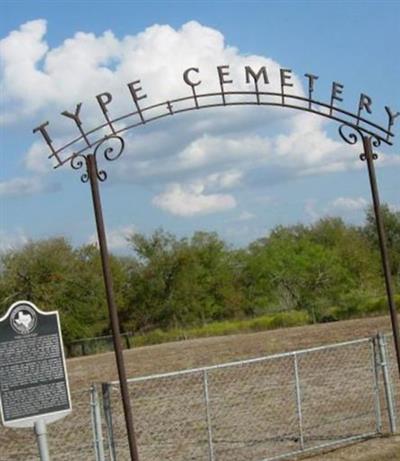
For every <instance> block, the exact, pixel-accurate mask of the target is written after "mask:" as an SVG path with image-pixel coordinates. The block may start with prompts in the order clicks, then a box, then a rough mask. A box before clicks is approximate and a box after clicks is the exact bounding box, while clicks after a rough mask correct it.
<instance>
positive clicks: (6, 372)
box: [0, 301, 71, 427]
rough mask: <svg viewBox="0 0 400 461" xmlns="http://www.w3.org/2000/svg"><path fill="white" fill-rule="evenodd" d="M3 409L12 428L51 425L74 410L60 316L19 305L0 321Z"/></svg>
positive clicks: (24, 303) (0, 406) (5, 421)
mask: <svg viewBox="0 0 400 461" xmlns="http://www.w3.org/2000/svg"><path fill="white" fill-rule="evenodd" d="M0 409H1V417H2V421H3V424H4V425H5V426H11V427H31V426H33V425H34V423H35V422H36V421H37V420H39V419H43V420H44V421H45V422H46V423H49V422H52V421H56V420H57V419H60V418H62V417H64V416H66V415H67V414H68V413H69V412H70V411H71V398H70V392H69V386H68V380H67V373H66V367H65V358H64V350H63V344H62V339H61V329H60V321H59V316H58V312H42V311H40V310H39V309H38V308H37V307H36V306H35V305H34V304H32V303H30V302H28V301H19V302H17V303H15V304H13V305H12V306H11V307H10V309H9V310H8V312H7V314H6V315H5V316H4V317H2V318H1V319H0Z"/></svg>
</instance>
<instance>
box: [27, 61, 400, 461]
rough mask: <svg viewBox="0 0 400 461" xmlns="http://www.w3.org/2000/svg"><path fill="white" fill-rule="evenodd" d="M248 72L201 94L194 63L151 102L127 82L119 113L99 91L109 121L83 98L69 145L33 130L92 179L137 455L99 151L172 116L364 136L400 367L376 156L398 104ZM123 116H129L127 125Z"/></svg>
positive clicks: (115, 154) (114, 152) (287, 75)
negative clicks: (288, 123) (88, 115)
mask: <svg viewBox="0 0 400 461" xmlns="http://www.w3.org/2000/svg"><path fill="white" fill-rule="evenodd" d="M242 75H243V81H244V83H245V84H246V87H248V90H243V89H241V90H240V91H239V90H235V82H234V81H233V77H232V75H231V69H230V66H229V65H227V64H226V65H220V66H217V67H216V69H215V79H216V83H217V84H218V85H219V88H220V90H219V91H217V92H211V93H210V92H209V93H207V92H202V72H201V69H200V68H198V67H196V65H194V66H193V67H190V68H188V69H186V70H185V71H184V72H183V73H182V75H181V76H180V78H181V82H182V96H181V97H179V98H174V99H171V100H166V101H162V102H159V103H157V104H151V105H146V99H147V98H148V96H147V89H146V87H145V86H146V85H145V82H141V81H140V80H133V81H131V82H127V83H126V97H127V98H128V100H129V101H130V103H131V105H132V111H131V112H129V113H127V114H125V115H122V116H118V117H116V118H113V117H112V115H111V114H112V112H113V103H115V101H114V100H113V95H112V93H110V92H108V91H105V92H103V93H100V94H98V95H94V98H95V99H96V101H97V102H96V104H97V105H98V110H99V111H100V114H101V116H102V117H104V122H103V123H102V124H101V125H99V126H96V127H91V128H87V127H86V126H85V123H84V121H83V120H82V117H81V109H82V103H78V104H76V106H75V108H74V109H73V110H71V109H69V110H65V111H63V112H62V113H61V116H62V117H66V118H67V119H70V120H71V123H73V124H74V125H75V127H76V130H77V131H76V132H77V136H76V137H75V138H74V139H71V140H70V141H69V142H67V143H66V144H64V145H62V146H56V145H54V142H53V140H52V132H51V131H52V130H51V124H50V123H49V122H48V121H46V122H44V123H42V124H40V125H39V126H37V127H36V128H34V130H33V132H34V133H37V134H38V135H41V136H42V137H43V139H44V141H45V143H46V144H47V146H48V148H49V150H50V154H49V158H50V159H51V160H52V161H53V162H54V167H55V168H58V167H61V166H63V165H65V164H68V163H69V164H70V165H71V167H72V168H73V169H76V170H80V169H83V174H82V175H81V180H82V181H83V182H88V181H89V182H90V185H91V192H92V199H93V205H94V212H95V218H96V225H97V231H98V238H99V247H100V252H101V256H102V263H103V274H104V281H105V286H106V291H107V300H108V306H109V313H110V318H111V325H112V329H113V337H114V345H115V353H116V360H117V365H118V372H119V377H120V383H121V394H122V399H123V405H124V411H125V420H126V425H127V432H128V440H129V447H130V452H131V457H132V459H133V460H135V461H136V460H138V454H137V447H136V441H135V437H134V431H133V422H132V417H131V409H130V402H129V395H128V389H127V384H126V376H125V367H124V362H123V356H122V347H121V342H120V333H119V324H118V314H117V310H116V306H115V302H114V295H113V290H112V282H111V273H110V268H109V261H108V251H107V241H106V235H105V230H104V222H103V215H102V209H101V202H100V193H99V181H100V182H103V181H105V180H106V179H107V173H106V171H105V170H104V169H99V168H98V165H97V155H98V154H99V153H100V154H101V155H102V156H103V158H104V159H105V160H107V161H112V160H116V159H117V158H119V157H120V156H121V154H122V152H123V151H124V147H125V142H124V139H123V137H122V135H123V133H124V132H126V131H128V130H131V129H133V128H138V127H140V126H142V125H145V124H148V123H150V122H153V121H156V120H159V119H162V118H165V117H170V116H173V115H177V114H181V113H184V112H188V111H192V110H193V111H196V110H200V109H207V108H214V107H221V106H222V107H226V106H236V107H237V106H249V105H255V106H270V107H281V108H282V107H283V108H288V109H292V110H301V111H305V112H309V113H313V114H315V115H318V116H321V117H325V118H328V119H330V120H332V121H335V122H337V123H338V124H339V134H340V136H341V138H342V139H343V140H344V141H345V142H346V143H348V144H353V145H355V144H357V143H358V142H360V144H362V148H363V152H362V153H361V155H360V159H361V160H362V161H365V162H366V165H367V169H368V176H369V181H370V186H371V193H372V199H373V204H374V211H375V217H376V223H377V232H378V236H379V243H380V250H381V258H382V266H383V272H384V276H385V284H386V293H387V299H388V305H389V310H390V315H391V320H392V328H393V334H394V340H395V347H396V353H397V362H398V367H399V373H400V341H399V327H398V319H397V313H396V306H395V302H394V294H393V285H392V281H391V274H390V267H389V262H388V261H389V259H388V253H387V247H386V243H385V242H386V239H385V230H384V226H383V221H382V217H381V213H380V203H379V194H378V186H377V181H376V176H375V168H374V160H376V159H377V157H378V156H377V154H376V153H374V151H373V149H374V147H375V148H376V147H379V146H380V145H381V144H382V143H384V144H387V145H392V144H393V138H394V133H393V127H394V125H395V123H396V122H397V121H398V120H399V116H400V112H397V111H396V110H395V109H394V108H392V107H389V106H385V107H379V108H376V107H375V105H374V103H373V100H372V97H371V96H370V95H367V94H365V93H361V94H360V96H359V99H358V103H357V105H356V107H353V110H349V109H345V108H344V107H343V103H344V94H345V90H344V85H343V84H341V83H339V82H335V81H334V82H332V85H331V91H330V93H329V94H328V95H327V98H326V100H325V101H318V100H316V99H314V93H315V88H316V87H317V85H318V84H319V77H318V76H317V75H315V74H312V73H306V74H304V82H305V84H306V85H305V86H306V92H305V95H304V94H293V91H294V86H295V85H294V76H293V73H292V70H291V69H287V68H280V69H279V72H278V73H277V74H274V78H278V81H275V80H272V76H271V74H270V73H269V70H268V68H267V67H266V66H261V67H258V68H255V67H254V66H253V67H251V66H244V67H243V73H242ZM275 75H276V77H275ZM241 83H243V82H241ZM272 86H273V87H274V88H278V89H280V91H278V92H277V91H271V89H270V88H271V87H272ZM203 87H204V84H203ZM241 88H243V86H241ZM378 111H380V118H382V115H383V116H384V117H385V119H386V123H385V124H384V125H383V126H382V125H379V124H378V123H375V122H374V121H373V120H372V117H373V115H374V114H375V113H376V112H378ZM119 122H123V126H122V124H120V123H119ZM121 126H122V127H121ZM105 133H106V134H105Z"/></svg>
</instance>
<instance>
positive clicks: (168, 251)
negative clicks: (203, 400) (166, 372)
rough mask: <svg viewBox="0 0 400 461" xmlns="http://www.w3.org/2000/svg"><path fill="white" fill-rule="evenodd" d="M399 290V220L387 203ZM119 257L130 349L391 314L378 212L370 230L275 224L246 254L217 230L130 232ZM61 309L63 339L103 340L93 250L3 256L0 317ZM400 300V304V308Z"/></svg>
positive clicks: (118, 290)
mask: <svg viewBox="0 0 400 461" xmlns="http://www.w3.org/2000/svg"><path fill="white" fill-rule="evenodd" d="M382 212H383V218H384V222H385V225H386V231H387V238H388V247H389V254H390V257H391V262H390V264H391V272H392V276H393V280H394V285H395V289H396V291H397V292H398V289H399V287H400V213H399V212H395V211H392V210H390V209H389V207H388V206H383V209H382ZM128 244H129V247H130V248H131V254H130V255H127V256H123V257H121V256H116V255H111V269H112V273H113V279H114V289H115V296H116V303H117V306H118V309H119V314H120V321H121V329H122V331H126V332H133V335H134V336H133V338H131V341H132V342H133V344H134V345H142V344H153V343H157V342H164V341H174V340H180V339H184V338H195V337H203V336H211V335H226V334H232V333H238V332H243V331H260V330H267V329H273V328H279V327H287V326H300V325H305V324H309V323H320V322H328V321H336V320H341V319H350V318H355V317H363V316H368V315H377V314H382V313H385V312H386V311H387V302H386V298H385V289H384V283H383V277H382V273H381V263H380V256H379V247H378V242H377V238H376V230H375V221H374V215H373V211H372V209H371V208H370V209H368V210H367V211H366V216H365V222H364V224H363V225H362V226H353V225H349V224H347V223H345V222H344V221H343V220H342V219H340V218H336V217H331V218H324V219H321V220H319V221H318V222H315V223H314V224H312V225H309V226H305V225H301V224H299V225H294V226H286V227H284V226H278V227H276V228H275V229H273V230H272V231H271V233H270V234H269V235H268V236H266V237H265V238H261V239H259V240H256V241H254V242H251V243H250V244H249V245H248V246H247V247H246V248H240V249H238V248H233V247H230V246H229V245H227V244H226V242H224V241H223V240H222V239H221V238H220V237H219V236H218V235H217V234H216V233H211V232H201V231H199V232H195V233H194V234H193V235H192V236H191V237H190V238H177V237H176V236H174V235H172V234H170V233H168V232H165V231H163V230H161V229H159V230H156V231H155V232H154V233H153V234H152V235H150V236H146V235H143V234H139V233H136V234H132V235H131V236H130V237H129V239H128ZM21 299H25V300H29V301H32V302H34V303H35V304H36V305H37V306H38V307H40V308H41V309H43V310H58V311H59V312H60V315H61V321H62V328H63V336H64V342H65V343H66V345H67V346H68V345H69V344H70V343H72V341H74V340H77V339H79V338H89V337H96V336H102V335H107V334H109V333H110V326H109V321H108V314H107V305H106V300H105V293H104V286H103V280H102V271H101V262H100V258H99V254H98V249H97V248H96V247H95V246H93V245H83V246H81V247H78V248H75V247H73V246H72V245H71V244H70V243H69V242H68V241H67V240H66V239H65V238H62V237H60V238H50V239H46V240H39V241H31V242H28V243H27V244H26V245H24V246H23V247H20V248H16V249H10V250H8V251H5V252H3V254H1V256H0V315H1V314H3V313H4V312H5V311H6V310H7V309H8V307H9V306H10V305H11V304H12V303H13V302H14V301H17V300H21ZM399 301H400V300H399V296H397V302H398V304H400V302H399Z"/></svg>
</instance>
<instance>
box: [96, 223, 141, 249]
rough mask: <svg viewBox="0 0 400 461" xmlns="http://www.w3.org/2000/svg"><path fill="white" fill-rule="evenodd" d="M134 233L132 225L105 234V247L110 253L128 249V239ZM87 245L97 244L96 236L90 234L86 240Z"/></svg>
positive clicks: (134, 229)
mask: <svg viewBox="0 0 400 461" xmlns="http://www.w3.org/2000/svg"><path fill="white" fill-rule="evenodd" d="M135 232H136V227H135V226H133V225H128V226H121V227H117V228H115V229H111V230H110V231H108V232H107V246H108V248H109V249H110V250H111V251H115V250H122V249H126V248H127V247H128V238H129V237H130V236H131V235H132V234H134V233H135ZM88 243H89V244H95V245H97V244H98V240H97V234H92V235H91V236H90V237H89V239H88Z"/></svg>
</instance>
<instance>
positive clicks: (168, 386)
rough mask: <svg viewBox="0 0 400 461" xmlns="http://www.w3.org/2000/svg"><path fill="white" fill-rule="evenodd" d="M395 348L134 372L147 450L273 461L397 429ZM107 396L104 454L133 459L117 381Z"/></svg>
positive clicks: (366, 343)
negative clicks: (143, 374) (142, 373)
mask: <svg viewBox="0 0 400 461" xmlns="http://www.w3.org/2000/svg"><path fill="white" fill-rule="evenodd" d="M387 343H388V344H387ZM394 354H395V350H394V347H393V344H392V338H391V336H390V335H388V336H386V337H384V336H378V337H374V338H366V339H361V340H356V341H349V342H345V343H340V344H334V345H329V346H323V347H318V348H312V349H306V350H301V351H295V352H289V353H285V354H277V355H273V356H268V357H261V358H257V359H252V360H245V361H240V362H234V363H227V364H222V365H216V366H211V367H205V368H198V369H192V370H184V371H180V372H176V373H165V374H159V375H153V376H148V377H141V378H135V379H130V380H128V382H129V392H130V397H131V401H132V405H133V410H134V417H135V426H136V428H137V429H136V431H137V437H138V446H139V451H140V458H141V460H143V461H188V460H190V461H272V460H278V459H281V458H286V457H290V456H295V455H297V454H301V453H307V452H313V451H316V450H321V449H324V448H327V447H334V446H339V445H343V444H346V443H348V442H351V441H356V440H361V439H364V438H368V437H372V436H375V435H377V434H380V433H389V432H395V431H396V414H397V415H398V414H399V411H400V407H399V404H400V383H399V382H398V379H396V378H397V377H396V374H395V373H396V368H395V360H394V358H395V355H394ZM102 396H103V414H104V421H103V425H104V427H103V429H104V433H105V434H106V436H105V449H104V453H105V460H107V461H126V460H128V459H129V449H128V445H127V442H126V432H125V428H124V420H123V412H122V408H121V404H120V395H119V386H118V382H112V383H104V384H103V385H102ZM396 402H397V406H396ZM101 461H102V460H101Z"/></svg>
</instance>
